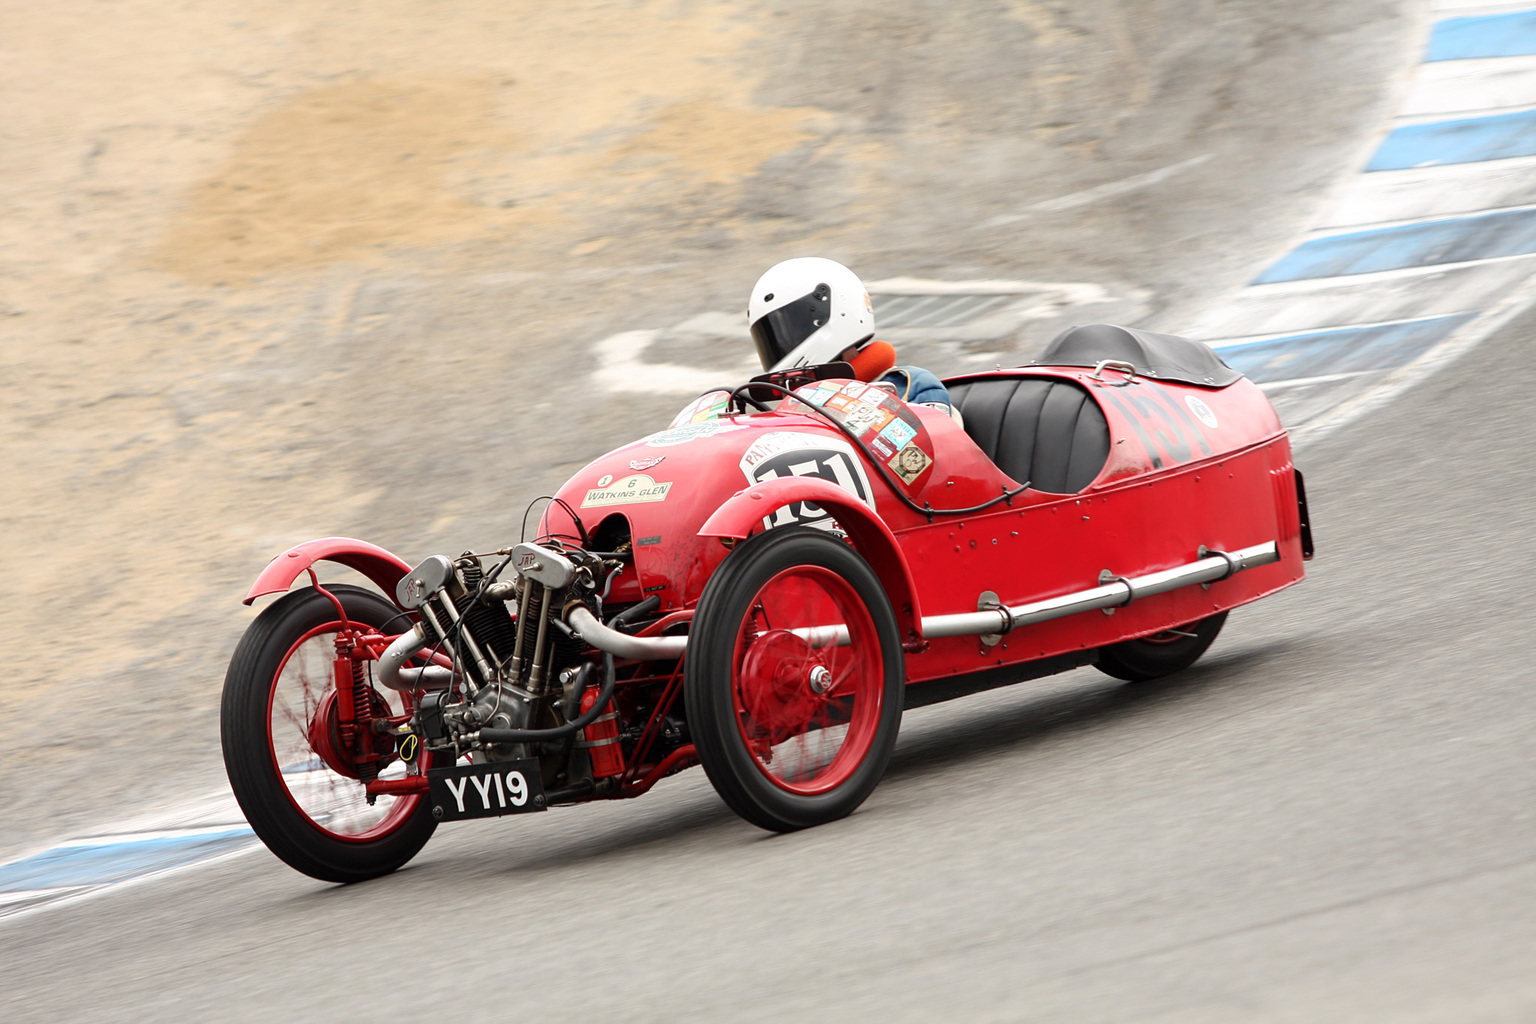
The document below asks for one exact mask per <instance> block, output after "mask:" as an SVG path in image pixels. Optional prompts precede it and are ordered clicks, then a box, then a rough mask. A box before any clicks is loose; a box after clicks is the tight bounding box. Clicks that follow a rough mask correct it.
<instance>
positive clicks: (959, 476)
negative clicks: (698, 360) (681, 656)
mask: <svg viewBox="0 0 1536 1024" xmlns="http://www.w3.org/2000/svg"><path fill="white" fill-rule="evenodd" d="M986 376H1012V377H1018V376H1028V377H1035V378H1059V379H1064V380H1068V381H1072V382H1075V383H1076V384H1078V385H1080V386H1082V387H1084V388H1086V389H1087V391H1088V393H1089V394H1090V395H1091V396H1092V397H1093V399H1094V400H1095V402H1096V403H1097V404H1098V406H1099V407H1100V409H1101V410H1102V411H1103V413H1104V416H1105V419H1106V420H1107V422H1108V425H1109V431H1110V451H1109V458H1108V460H1107V462H1106V463H1105V465H1104V467H1103V469H1102V470H1101V471H1100V472H1099V474H1098V476H1097V477H1096V478H1095V479H1094V480H1093V482H1092V483H1091V484H1089V485H1088V486H1087V487H1086V488H1085V489H1084V490H1082V491H1080V492H1078V493H1074V494H1052V493H1047V492H1044V491H1038V490H1035V489H1032V488H1030V489H1026V490H1024V491H1023V492H1022V493H1019V494H1017V495H1016V496H1014V497H1012V498H1011V499H1010V500H1008V501H1006V502H1002V503H999V504H995V505H993V506H992V507H990V508H988V509H986V510H984V511H981V512H977V513H974V514H970V515H960V516H954V515H943V514H935V515H933V516H932V517H930V516H928V515H925V514H924V513H922V512H919V511H914V510H913V509H911V508H910V507H908V506H907V505H906V504H905V503H904V502H902V501H900V500H898V499H897V497H896V496H895V495H894V493H893V491H892V487H891V485H890V484H889V483H888V482H887V481H886V479H884V478H883V477H882V475H881V474H879V473H878V472H876V471H873V464H872V460H870V459H869V457H868V453H867V452H861V453H860V455H861V457H862V458H863V462H864V477H865V479H863V480H850V479H848V474H847V472H846V465H845V464H844V460H843V459H841V458H840V457H833V456H830V455H829V456H828V458H826V459H824V460H823V464H822V465H820V466H812V465H811V463H812V462H813V461H814V457H815V454H816V448H817V446H818V445H819V446H822V447H823V449H824V450H825V452H826V453H831V452H834V451H838V450H845V449H849V448H850V447H851V446H850V443H849V442H848V440H847V439H846V438H845V437H844V436H843V434H842V433H841V432H840V431H838V430H837V428H836V427H834V426H833V425H831V424H829V423H828V422H827V421H826V420H825V419H823V418H821V417H820V416H818V415H816V414H815V413H814V412H811V411H809V410H806V409H805V408H804V406H799V405H798V404H797V403H786V405H787V406H790V407H793V408H797V409H799V410H800V411H784V412H779V411H776V412H754V413H752V414H751V415H736V416H729V417H724V418H721V419H717V420H711V421H708V422H707V423H705V424H699V425H694V426H689V427H683V428H681V429H680V430H669V431H662V432H660V433H659V434H655V435H652V436H651V437H650V438H646V439H642V440H639V441H636V442H633V443H632V444H629V445H626V446H624V447H622V448H619V449H616V450H615V451H613V452H610V453H608V454H607V455H604V456H602V457H601V458H599V459H597V460H596V461H594V462H592V463H591V464H589V465H588V466H586V467H585V468H584V469H582V470H581V471H580V472H578V473H577V474H576V475H575V476H574V477H572V478H571V480H570V481H569V482H567V483H566V485H565V486H564V487H563V488H562V489H561V491H560V493H559V497H560V498H562V499H563V500H564V502H565V504H566V505H567V506H569V508H570V509H572V510H574V511H575V513H576V514H577V515H578V516H580V518H581V520H582V524H583V526H584V527H585V529H586V530H587V531H588V532H594V531H597V530H598V529H599V527H600V526H601V524H602V523H603V522H604V520H606V519H608V518H609V517H610V516H612V515H615V514H617V515H622V516H623V517H624V518H625V519H626V520H627V521H628V526H629V529H628V535H629V536H630V537H631V538H632V539H633V543H634V554H635V562H636V568H637V572H638V580H631V581H630V582H629V584H628V589H627V591H626V592H622V593H621V592H619V591H617V590H616V592H615V595H614V597H615V599H625V600H637V599H639V598H640V597H641V596H643V595H648V594H656V595H657V596H658V597H660V599H661V602H662V610H663V611H664V612H686V611H687V610H689V609H692V608H693V607H694V606H695V605H696V604H697V602H698V599H699V596H700V594H701V593H702V592H703V590H704V585H705V583H706V582H708V580H709V578H710V575H711V574H712V573H713V572H714V570H715V568H716V567H717V566H718V565H719V564H720V562H721V560H722V559H724V558H725V556H726V555H727V554H728V553H729V547H728V546H727V544H728V543H729V542H730V541H731V540H732V539H733V538H736V539H739V538H743V537H746V536H747V535H748V534H750V533H752V532H754V531H756V530H759V529H762V528H763V527H764V521H765V519H770V518H774V517H775V516H776V513H780V510H784V509H792V508H793V507H794V504H795V503H803V502H814V503H815V506H814V507H813V508H819V509H820V510H822V511H824V512H830V513H831V514H832V516H833V517H834V518H835V519H836V524H837V526H838V527H839V528H840V529H841V530H842V531H843V532H844V533H846V534H847V535H848V539H849V541H850V542H851V543H852V544H853V545H854V547H855V548H856V549H858V551H859V552H860V553H861V554H862V555H863V556H864V558H865V559H866V560H867V561H868V562H869V563H870V565H871V566H872V567H873V568H874V569H875V571H876V572H877V574H878V575H879V576H880V577H881V579H882V581H883V582H884V584H885V587H886V592H887V594H888V595H889V596H890V598H891V603H892V606H893V607H894V609H895V611H896V614H897V618H898V621H899V623H900V624H901V627H902V632H903V639H904V641H905V642H906V645H907V650H908V654H907V665H906V668H907V676H908V681H909V682H911V683H918V682H923V681H926V680H933V679H940V678H943V677H946V676H952V675H957V674H965V673H972V672H977V671H980V670H983V669H989V668H996V667H998V666H1003V665H1009V664H1017V663H1021V662H1027V661H1032V660H1036V659H1041V658H1048V657H1052V656H1055V655H1062V654H1068V653H1071V652H1075V651H1086V650H1090V649H1092V648H1097V647H1102V646H1104V645H1106V644H1112V643H1116V642H1118V641H1121V640H1128V639H1133V638H1136V637H1141V636H1147V635H1150V634H1153V633H1157V632H1160V631H1162V630H1166V629H1168V628H1170V627H1173V626H1177V625H1181V624H1184V623H1189V622H1193V621H1195V620H1198V619H1202V618H1205V617H1206V616H1209V615H1212V614H1214V613H1216V612H1220V611H1225V610H1227V609H1230V608H1234V607H1237V606H1238V605H1241V604H1246V603H1248V602H1250V601H1254V600H1256V599H1258V598H1260V597H1263V596H1265V595H1266V594H1269V593H1272V592H1274V591H1276V590H1279V589H1281V588H1282V587H1286V586H1289V585H1290V584H1292V583H1295V582H1297V581H1299V580H1300V579H1301V578H1302V576H1303V574H1304V573H1303V565H1302V562H1303V555H1302V541H1301V517H1300V512H1299V507H1298V501H1297V493H1296V483H1295V474H1294V470H1293V466H1292V463H1291V451H1290V443H1289V440H1288V438H1287V435H1286V432H1285V430H1284V428H1283V427H1282V426H1281V424H1280V421H1279V419H1278V417H1277V416H1276V415H1275V412H1274V409H1273V408H1272V407H1271V406H1270V404H1269V401H1268V400H1267V399H1266V398H1265V397H1264V395H1263V393H1262V392H1260V391H1259V389H1258V387H1257V386H1256V385H1254V384H1253V383H1252V382H1250V381H1248V380H1246V379H1243V380H1239V381H1237V382H1236V383H1234V384H1231V385H1228V386H1226V387H1224V388H1207V387H1197V386H1192V385H1184V384H1176V383H1171V382H1163V381H1156V380H1149V379H1146V378H1138V379H1137V380H1136V381H1135V382H1134V383H1129V384H1128V383H1127V381H1126V380H1125V378H1124V377H1123V376H1122V375H1121V374H1119V373H1118V372H1111V373H1108V374H1106V375H1104V377H1103V379H1100V378H1096V377H1095V376H1094V375H1093V374H1092V373H1091V372H1090V371H1088V370H1081V369H1076V368H1065V367H1061V368H1051V367H1038V368H1037V367H1030V368H1028V369H1027V370H1026V371H1021V370H1009V371H999V373H998V374H994V375H979V377H973V378H969V379H972V380H974V379H980V378H981V377H986ZM1187 396H1193V397H1194V398H1195V399H1196V401H1195V402H1194V403H1189V402H1186V397H1187ZM1195 407H1203V409H1202V411H1203V412H1205V413H1207V414H1208V415H1206V416H1204V417H1199V416H1197V415H1196V414H1195V413H1194V412H1193V409H1194V408H1195ZM908 408H909V409H910V411H911V412H913V413H915V414H916V417H917V419H918V420H920V421H921V425H922V427H923V428H925V431H924V433H925V435H926V436H925V437H924V438H920V439H919V440H926V441H927V442H929V443H930V444H931V449H930V454H931V457H932V459H933V464H932V466H931V469H930V470H928V471H924V472H923V473H921V474H920V475H918V476H917V477H916V478H915V480H914V484H913V486H912V487H911V488H910V489H909V490H908V491H907V494H908V496H909V497H910V498H911V499H912V500H913V501H914V502H916V503H917V504H919V505H923V504H924V503H926V504H928V505H929V506H931V507H932V508H933V509H934V510H935V511H936V512H940V513H941V512H942V510H944V509H957V508H966V507H971V506H974V505H978V504H981V503H982V502H985V501H987V500H989V499H992V498H995V497H997V496H998V495H999V494H1001V493H1002V492H1004V491H1005V490H1011V489H1014V488H1017V487H1018V486H1019V484H1020V483H1022V481H1014V480H1010V479H1009V478H1008V477H1007V476H1005V475H1004V474H1003V472H1002V471H1001V470H1000V469H999V468H998V467H997V466H996V465H995V464H994V463H993V462H992V460H990V459H989V458H988V457H987V456H986V455H985V454H984V453H983V452H982V451H981V449H980V448H978V447H977V445H976V443H975V442H974V441H973V440H972V439H971V437H970V436H969V435H967V434H966V432H965V431H964V430H963V429H962V428H961V427H960V426H959V425H957V424H956V423H955V421H954V420H952V419H951V418H950V417H948V416H947V415H945V414H944V413H943V412H941V411H937V410H934V409H931V408H927V407H923V406H912V407H908ZM1207 420H1211V421H1214V422H1215V423H1216V425H1215V426H1210V425H1208V423H1207ZM772 434H792V435H797V437H796V438H795V439H794V442H793V443H794V444H801V445H804V446H805V447H804V451H805V453H806V458H805V459H804V462H803V469H804V471H806V472H820V474H821V475H804V476H801V475H783V476H779V477H777V478H773V479H767V480H763V481H761V482H755V483H754V482H753V481H752V480H751V478H750V477H749V475H748V469H747V468H744V464H745V463H747V462H750V461H751V460H750V458H748V456H750V455H751V453H752V451H753V450H754V448H753V446H754V445H755V444H758V443H759V442H761V441H763V439H764V438H765V437H767V435H772ZM768 447H770V448H772V447H773V446H772V445H769V446H768ZM787 450H788V451H789V452H790V454H791V455H794V454H796V453H797V452H796V449H795V448H794V447H793V446H791V447H790V448H789V449H787ZM827 461H830V462H832V463H836V464H837V466H840V467H841V469H839V471H838V472H828V471H827V467H826V465H825V463H826V462H827ZM786 465H788V466H790V469H791V472H796V471H801V470H798V469H795V468H794V467H793V464H792V463H786ZM834 468H836V467H834ZM637 477H640V478H642V479H638V480H637V479H635V478H637ZM897 483H898V485H900V482H899V481H897ZM850 484H851V486H850ZM861 488H863V489H867V493H868V497H869V498H870V499H871V500H870V501H863V500H860V497H859V495H858V493H857V491H858V490H859V489H861ZM630 499H633V500H630ZM871 504H872V505H873V507H872V508H871V507H870V506H871ZM800 508H801V509H802V510H803V509H804V508H805V506H803V505H802V506H800ZM777 518H780V519H787V518H788V517H787V516H784V515H779V516H777ZM569 520H570V514H569V513H567V512H566V511H564V509H563V508H562V507H561V506H559V505H552V506H551V507H550V511H549V512H547V513H546V515H545V521H544V522H543V524H541V532H542V533H548V534H558V535H562V536H570V535H573V534H575V533H577V532H578V531H576V529H575V528H574V526H573V525H572V524H571V523H570V522H569ZM1267 541H1275V542H1276V543H1277V545H1278V546H1279V551H1280V560H1279V561H1278V562H1276V563H1274V564H1271V565H1267V566H1261V567H1258V568H1254V569H1250V570H1248V571H1246V572H1242V573H1239V574H1237V575H1234V576H1232V577H1231V578H1229V579H1226V580H1222V581H1219V582H1216V583H1212V584H1210V585H1208V586H1205V587H1201V586H1192V587H1185V588H1182V589H1180V590H1176V591H1172V592H1170V593H1166V594H1161V595H1158V596H1154V597H1148V598H1144V599H1141V600H1138V601H1136V602H1135V603H1133V604H1131V605H1129V606H1127V607H1124V608H1120V609H1116V610H1115V612H1114V614H1104V613H1102V612H1098V611H1094V612H1087V613H1081V614H1077V615H1073V616H1069V617H1067V618H1064V619H1059V620H1056V621H1053V622H1045V623H1040V624H1037V625H1032V626H1028V627H1023V628H1020V629H1018V630H1016V631H1015V632H1013V633H1010V634H1009V635H1008V636H1006V637H1005V638H1004V639H1003V641H1002V642H1001V643H1000V644H997V645H993V646H988V645H986V644H983V643H980V642H979V641H978V640H977V638H975V637H952V638H946V639H937V640H932V641H931V642H926V643H925V642H923V641H922V637H921V626H920V624H921V621H922V619H923V617H924V616H934V615H943V614H951V613H959V612H974V611H976V609H977V607H978V599H979V598H980V597H981V595H982V594H983V592H986V591H990V592H992V593H993V594H995V595H997V597H998V598H1000V599H1001V600H1002V602H1003V603H1004V604H1007V605H1018V604H1023V603H1026V602H1030V601H1035V600H1040V599H1043V598H1048V597H1054V596H1057V595H1061V594H1067V593H1071V592H1075V591H1082V590H1085V589H1087V588H1090V587H1093V586H1095V585H1097V584H1098V582H1099V579H1100V574H1101V573H1103V572H1105V571H1108V572H1109V573H1110V574H1112V575H1116V576H1137V575H1141V574H1145V573H1150V572H1156V571H1159V570H1162V569H1168V568H1172V567H1174V566H1178V565H1183V564H1186V563H1189V562H1191V561H1193V560H1194V559H1195V558H1196V557H1197V552H1198V551H1199V549H1200V548H1201V547H1202V546H1204V547H1206V548H1209V549H1216V550H1229V551H1230V550H1236V549H1240V548H1243V547H1246V546H1249V545H1254V544H1262V543H1265V542H1267Z"/></svg>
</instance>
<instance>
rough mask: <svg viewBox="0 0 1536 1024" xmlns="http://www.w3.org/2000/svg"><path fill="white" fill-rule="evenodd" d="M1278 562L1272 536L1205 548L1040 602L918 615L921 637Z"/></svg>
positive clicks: (1041, 618)
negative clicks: (1227, 548)
mask: <svg viewBox="0 0 1536 1024" xmlns="http://www.w3.org/2000/svg"><path fill="white" fill-rule="evenodd" d="M1278 561H1280V547H1279V545H1278V544H1276V543H1275V542H1274V541H1270V542H1268V543H1266V544H1255V545H1254V546H1253V547H1248V548H1243V549H1242V550H1241V551H1232V552H1219V551H1217V552H1210V553H1208V554H1204V555H1203V556H1202V557H1200V558H1198V559H1196V560H1195V561H1193V562H1190V563H1188V564H1186V565H1180V566H1175V567H1174V568H1172V569H1164V570H1162V571H1161V572H1152V573H1148V574H1147V575H1145V576H1133V577H1130V578H1126V577H1123V576H1122V577H1116V578H1115V579H1114V580H1113V581H1112V582H1109V583H1105V584H1103V585H1101V586H1097V587H1091V588H1089V589H1088V590H1080V591H1078V592H1076V593H1074V594H1062V595H1061V596H1060V597H1049V598H1046V599H1045V600H1044V601H1032V602H1030V603H1029V604H1021V605H1015V606H1014V607H1012V608H1007V609H1002V608H988V609H986V610H985V611H979V612H961V613H959V614H958V615H930V616H928V617H926V618H924V619H923V639H925V640H934V639H938V638H940V637H947V636H978V635H982V634H986V633H1007V632H1008V631H1009V630H1010V629H1017V628H1018V627H1019V626H1029V625H1033V624H1035V623H1037V622H1049V621H1050V620H1051V619H1061V618H1065V617H1066V616H1068V615H1076V614H1078V613H1079V612H1089V611H1094V610H1096V609H1102V608H1118V607H1119V606H1121V605H1125V604H1130V603H1131V602H1132V601H1134V600H1136V599H1137V598H1142V597H1151V596H1153V595H1154V594H1166V593H1167V592H1168V591H1170V590H1178V589H1179V588H1180V587H1188V586H1193V585H1194V584H1196V583H1211V582H1214V581H1216V580H1223V579H1226V578H1227V577H1228V576H1231V575H1232V574H1233V573H1236V572H1241V571H1243V570H1244V569H1252V568H1254V567H1255V566H1259V565H1269V564H1270V563H1272V562H1278Z"/></svg>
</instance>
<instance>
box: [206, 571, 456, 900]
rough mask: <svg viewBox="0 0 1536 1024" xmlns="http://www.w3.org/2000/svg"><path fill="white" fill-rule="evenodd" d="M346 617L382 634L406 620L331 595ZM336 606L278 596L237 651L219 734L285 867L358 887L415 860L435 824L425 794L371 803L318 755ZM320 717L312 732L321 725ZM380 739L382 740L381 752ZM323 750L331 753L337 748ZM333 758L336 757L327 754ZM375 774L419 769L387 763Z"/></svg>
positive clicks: (250, 816)
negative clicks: (344, 611) (317, 742)
mask: <svg viewBox="0 0 1536 1024" xmlns="http://www.w3.org/2000/svg"><path fill="white" fill-rule="evenodd" d="M328 589H329V590H330V591H331V592H332V593H333V594H335V595H336V597H337V599H338V600H340V602H341V604H342V607H343V608H345V609H346V613H347V618H348V619H349V620H350V621H351V622H353V623H355V624H358V625H365V626H369V627H372V628H374V629H378V630H380V631H381V632H390V631H393V632H401V631H403V629H404V628H406V627H409V626H410V625H411V623H410V622H409V621H408V620H406V619H405V618H404V617H403V616H402V615H401V614H400V611H399V609H398V608H396V607H395V606H394V605H392V604H390V603H389V602H388V601H386V600H385V599H384V598H383V597H381V596H379V595H378V594H375V593H374V592H373V591H371V590H364V589H362V588H361V587H351V586H346V585H344V584H333V585H331V586H330V587H329V588H328ZM340 629H341V622H340V621H339V619H338V618H337V615H336V607H335V605H333V604H332V603H331V602H330V601H329V600H328V599H327V598H326V597H325V595H323V594H321V593H320V592H319V591H317V590H313V589H305V590H298V591H294V592H293V593H290V594H286V595H284V596H283V597H282V598H281V599H279V600H278V601H276V602H274V603H273V604H272V605H270V606H269V607H267V608H266V609H265V610H263V611H262V613H261V614H260V615H258V616H257V617H256V621H255V622H253V623H251V625H250V628H249V629H247V630H246V631H245V636H244V637H242V638H241V640H240V645H239V646H238V647H237V648H235V654H234V657H233V658H231V659H230V662H229V672H228V674H227V675H226V676H225V678H224V699H223V706H222V709H221V716H220V733H221V737H222V740H223V746H224V767H225V770H226V771H227V772H228V773H229V785H230V788H231V789H233V790H234V793H235V799H236V800H237V801H239V803H240V809H241V810H242V811H244V812H245V816H246V819H247V820H248V821H249V822H250V824H251V828H252V830H254V831H255V833H256V835H257V836H258V837H259V838H260V839H261V841H262V842H264V843H266V845H267V847H268V848H269V849H270V850H271V851H272V852H273V853H275V854H276V855H277V856H278V857H280V858H281V859H282V860H284V861H285V862H287V864H288V865H289V866H290V867H293V868H295V869H296V870H298V871H302V872H303V873H304V874H306V875H309V876H311V877H312V878H318V879H320V880H322V881H326V882H360V881H363V880H364V879H368V878H375V877H377V876H379V875H384V874H388V873H389V872H391V871H394V870H395V869H396V868H398V867H400V866H401V865H402V864H404V863H405V862H406V861H408V860H410V859H411V858H412V857H414V856H415V855H416V854H417V853H418V852H419V851H420V850H421V848H422V847H423V846H424V845H426V842H427V840H428V839H429V838H431V836H432V832H433V830H434V829H435V828H436V826H437V822H436V821H435V820H434V819H433V818H432V816H431V814H430V812H429V809H428V806H427V800H426V799H425V798H424V797H423V795H422V794H419V793H412V794H408V795H403V796H390V795H384V796H379V797H378V798H377V799H376V800H375V802H374V803H372V804H369V803H368V802H367V798H366V793H365V791H364V786H363V783H362V782H361V781H360V780H359V779H357V778H356V777H355V776H353V777H349V776H348V775H346V774H342V773H339V772H337V771H335V770H334V768H333V767H332V766H331V765H328V764H327V763H326V761H325V759H324V758H323V757H321V756H320V755H319V754H317V752H316V750H315V742H314V737H315V736H317V735H323V733H322V732H321V731H320V730H323V729H325V728H326V727H333V723H332V722H331V721H330V720H329V717H328V715H327V713H328V712H330V713H331V714H334V711H333V709H334V707H335V704H336V701H335V697H334V695H335V692H336V687H335V672H334V666H335V657H336V655H335V637H336V633H337V632H338V631H339V630H340ZM372 692H373V693H374V694H375V695H376V696H377V698H378V699H377V701H376V702H375V704H374V706H375V709H376V711H377V712H378V713H387V714H389V715H392V716H401V715H404V714H406V713H408V712H409V711H410V710H411V709H410V707H409V705H408V704H407V703H406V702H405V701H406V698H405V697H404V696H402V695H401V694H399V693H396V692H395V691H393V690H391V691H388V696H386V695H385V694H384V693H380V692H379V691H377V690H373V691H372ZM317 719H318V721H319V725H318V726H317V724H316V723H317ZM387 744H388V741H387V739H381V740H380V741H379V746H380V748H383V749H386V750H387V749H388V747H387V746H386V745H387ZM321 746H323V747H327V748H329V750H330V751H334V749H335V744H334V743H327V742H322V743H321ZM332 756H333V757H334V756H335V755H334V753H333V754H332ZM386 760H387V761H390V762H392V763H390V764H389V765H388V767H386V768H384V769H383V770H382V771H381V777H384V778H390V777H397V776H403V775H405V774H419V773H422V772H425V771H426V769H427V768H428V767H430V765H431V754H430V753H429V752H426V751H423V752H422V755H421V756H420V757H419V758H418V759H417V760H416V762H415V763H414V764H411V765H409V766H406V765H404V764H403V763H402V762H400V761H399V760H396V759H393V757H392V756H391V757H387V758H386Z"/></svg>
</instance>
